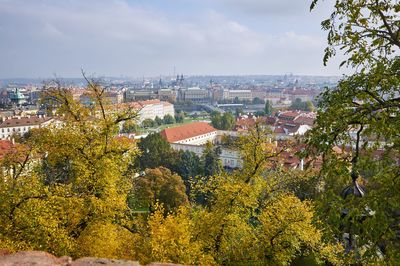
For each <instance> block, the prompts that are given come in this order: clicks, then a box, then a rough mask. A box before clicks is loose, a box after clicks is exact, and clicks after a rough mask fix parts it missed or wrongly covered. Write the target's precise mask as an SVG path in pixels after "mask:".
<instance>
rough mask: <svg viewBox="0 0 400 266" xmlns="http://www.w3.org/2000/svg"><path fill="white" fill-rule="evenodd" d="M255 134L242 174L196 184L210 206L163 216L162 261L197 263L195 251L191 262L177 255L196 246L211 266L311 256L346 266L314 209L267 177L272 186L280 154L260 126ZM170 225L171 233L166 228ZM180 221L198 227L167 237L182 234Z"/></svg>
mask: <svg viewBox="0 0 400 266" xmlns="http://www.w3.org/2000/svg"><path fill="white" fill-rule="evenodd" d="M249 133H250V134H249V135H247V136H243V137H242V138H241V140H240V145H241V146H240V148H239V150H240V151H242V152H243V154H242V155H243V158H244V162H243V169H242V170H237V171H234V172H232V173H229V174H228V173H221V174H218V175H214V176H210V177H208V178H205V179H200V180H198V182H197V183H196V184H195V185H196V186H195V189H198V190H197V191H198V192H199V193H200V194H202V195H207V204H206V205H205V206H204V205H195V207H194V208H191V209H190V210H191V211H190V212H189V211H188V210H187V209H184V211H181V212H178V213H177V214H171V215H169V216H168V217H167V218H163V217H162V215H160V214H159V216H158V219H157V220H158V222H157V224H159V226H156V227H154V229H155V230H157V229H160V230H157V233H156V234H155V235H153V237H156V238H155V239H157V243H154V245H155V246H154V247H157V250H160V252H157V253H156V254H160V255H161V254H163V256H165V257H164V258H159V260H162V261H168V262H171V261H172V262H175V263H188V262H187V261H188V260H187V259H188V258H189V257H191V258H192V259H193V255H192V256H189V254H192V253H191V251H188V254H187V255H188V256H187V257H174V254H181V253H180V252H179V250H183V249H185V247H187V245H188V243H191V245H190V246H191V247H192V248H196V247H199V248H200V250H201V251H202V257H203V258H209V256H211V258H212V260H211V262H212V261H213V262H215V263H216V264H217V265H242V264H251V265H253V264H254V265H258V264H263V265H264V264H265V265H287V264H290V263H291V262H292V261H293V260H294V258H296V257H298V256H301V255H302V254H308V253H311V254H313V256H314V257H315V258H316V260H318V261H319V262H321V261H324V260H326V261H329V262H330V263H333V264H337V265H338V264H340V262H341V261H340V260H338V258H337V256H336V255H337V254H336V253H335V252H340V247H338V246H336V245H332V244H329V243H327V242H324V241H323V239H322V231H321V230H319V229H318V228H317V227H316V226H315V225H314V218H315V212H314V206H313V204H312V203H311V202H310V201H304V202H303V201H301V200H299V199H298V198H297V197H295V196H293V195H292V194H291V193H290V192H289V191H287V190H285V189H281V188H280V184H279V183H273V184H272V183H270V182H267V180H266V176H265V175H266V174H267V175H268V180H269V176H270V175H272V174H273V173H271V172H270V171H269V170H268V169H269V168H270V166H271V162H270V161H269V160H270V159H272V158H274V157H275V156H276V155H277V153H279V151H276V150H275V147H274V146H273V145H272V144H270V143H269V140H268V137H269V136H268V135H267V134H266V133H267V132H266V131H264V130H263V129H262V128H261V127H259V126H256V129H255V130H252V131H251V132H249ZM276 180H278V178H276ZM195 194H196V193H195ZM178 219H179V220H178ZM167 220H168V225H169V226H170V227H169V228H170V229H169V230H167V229H164V227H163V226H162V225H163V224H165V223H167ZM173 221H174V222H173ZM179 221H182V222H184V224H190V225H193V227H185V228H186V230H187V231H186V230H185V231H180V233H176V234H171V233H168V234H167V232H171V231H172V232H176V230H177V229H176V228H175V227H176V226H177V224H179ZM155 232H156V231H155ZM189 236H194V238H190V237H189ZM182 239H186V241H185V242H182ZM194 239H196V240H195V241H193V240H194ZM192 241H193V242H192ZM170 243H174V245H171V244H170ZM172 248H174V249H172ZM196 254H198V253H196ZM195 257H196V256H195ZM207 263H210V261H208V262H207Z"/></svg>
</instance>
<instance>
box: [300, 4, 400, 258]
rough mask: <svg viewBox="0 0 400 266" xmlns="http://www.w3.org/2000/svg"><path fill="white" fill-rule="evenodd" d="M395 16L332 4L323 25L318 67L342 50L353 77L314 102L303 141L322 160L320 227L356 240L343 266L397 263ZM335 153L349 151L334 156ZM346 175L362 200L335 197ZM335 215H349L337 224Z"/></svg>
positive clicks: (390, 11)
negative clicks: (360, 187) (361, 190)
mask: <svg viewBox="0 0 400 266" xmlns="http://www.w3.org/2000/svg"><path fill="white" fill-rule="evenodd" d="M316 3H317V1H313V6H312V7H315V4H316ZM399 10H400V4H399V3H398V1H375V0H365V1H364V0H362V1H361V0H357V1H336V4H335V9H334V11H333V13H332V15H331V17H330V18H329V19H327V20H325V21H323V22H322V27H323V28H324V29H325V30H327V31H328V47H327V48H326V50H325V58H324V62H325V63H326V62H327V60H328V59H329V58H330V57H332V56H334V55H335V52H336V50H337V49H340V50H342V51H344V53H345V55H346V56H347V58H346V60H345V61H344V62H343V63H342V64H343V65H344V64H346V65H348V66H351V67H354V69H355V72H354V74H352V75H350V76H347V77H344V78H343V79H342V80H341V81H340V82H339V84H338V86H337V88H336V89H333V90H328V89H327V90H325V92H324V93H323V94H322V95H321V96H320V104H319V108H318V109H319V112H318V117H317V121H316V126H315V127H314V129H313V130H312V131H311V132H310V133H311V134H310V135H309V138H308V144H309V145H310V147H311V148H310V150H309V152H310V154H315V155H322V156H323V157H324V165H323V168H322V172H321V174H320V178H321V179H322V180H323V184H324V186H323V189H324V191H325V192H324V193H323V195H320V196H319V198H318V200H317V203H318V212H319V214H320V217H321V220H323V221H324V223H325V226H326V228H327V232H329V233H330V234H331V237H332V238H338V239H340V238H341V237H342V234H343V233H344V232H346V233H350V235H352V236H353V237H354V236H356V238H357V241H356V242H357V243H356V245H357V247H356V248H353V249H350V251H349V252H348V253H347V260H348V263H349V264H351V263H353V264H388V265H395V264H398V261H399V256H398V254H399V253H400V246H399V244H398V243H399V237H398V232H399V227H398V224H399V216H398V214H397V213H398V211H399V210H400V204H399V202H400V198H399V195H400V194H399V191H400V187H399V182H398V179H399V175H398V173H399V169H400V168H399V165H398V163H397V162H394V160H393V159H394V158H398V156H399V152H400V149H399V147H400V145H399V144H400V138H399V134H398V133H399V132H400V127H399V125H400V121H399V118H400V112H399V110H400V98H399V95H398V88H399V86H400V79H399V76H400V75H399V73H400V60H399V57H398V53H399V50H400V40H399V37H400V35H399V34H398V32H399V31H398V29H399ZM350 131H353V134H350ZM354 133H357V134H354ZM357 136H358V137H357ZM334 146H340V147H343V146H347V147H349V148H348V149H347V150H345V151H346V152H343V151H342V152H341V153H338V152H333V150H332V148H333V147H334ZM350 171H351V172H353V173H360V174H362V176H363V177H365V179H363V182H364V185H365V186H366V188H367V195H366V196H365V197H363V198H351V197H350V198H349V197H348V198H346V200H343V199H342V198H340V197H339V196H338V195H339V193H340V191H341V190H342V189H344V187H345V185H346V184H349V183H350V182H351V177H350ZM359 179H360V178H359ZM334 210H336V212H335V211H334ZM338 210H347V213H348V214H347V215H346V216H345V217H344V218H340V213H339V211H338ZM378 247H379V248H380V249H381V250H382V251H383V254H381V256H379V255H378V254H379V252H377V250H378Z"/></svg>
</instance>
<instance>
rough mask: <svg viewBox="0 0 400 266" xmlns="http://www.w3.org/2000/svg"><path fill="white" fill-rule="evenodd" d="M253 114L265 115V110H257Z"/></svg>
mask: <svg viewBox="0 0 400 266" xmlns="http://www.w3.org/2000/svg"><path fill="white" fill-rule="evenodd" d="M254 115H255V116H257V117H260V116H265V112H264V111H257V112H255V113H254Z"/></svg>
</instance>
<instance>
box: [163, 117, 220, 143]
mask: <svg viewBox="0 0 400 266" xmlns="http://www.w3.org/2000/svg"><path fill="white" fill-rule="evenodd" d="M215 131H217V130H216V129H215V128H213V127H212V126H211V125H210V124H208V123H206V122H195V123H190V124H186V125H183V126H179V127H173V128H166V129H164V130H163V131H161V132H160V135H161V136H162V137H163V138H165V139H166V140H167V141H168V142H170V143H173V142H177V141H181V140H184V139H189V138H193V137H196V136H200V135H204V134H207V133H211V132H215Z"/></svg>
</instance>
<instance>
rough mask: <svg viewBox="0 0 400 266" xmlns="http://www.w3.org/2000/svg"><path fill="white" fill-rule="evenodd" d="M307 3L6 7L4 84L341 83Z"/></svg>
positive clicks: (70, 2) (325, 7)
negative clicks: (152, 79)
mask: <svg viewBox="0 0 400 266" xmlns="http://www.w3.org/2000/svg"><path fill="white" fill-rule="evenodd" d="M310 1H311V0H0V78H11V77H30V78H44V77H52V76H54V74H56V75H57V76H60V77H79V76H80V69H81V68H84V69H85V70H86V71H87V72H88V73H92V74H97V75H104V76H115V77H119V76H128V77H141V76H158V75H169V74H173V71H174V66H175V68H176V72H179V73H184V74H187V75H191V74H196V75H203V74H213V75H220V74H233V75H237V74H284V73H287V72H292V73H294V74H305V75H340V74H341V73H342V72H343V70H340V69H338V63H337V62H338V61H339V60H334V61H332V62H331V63H330V64H329V66H328V67H324V66H323V64H322V56H323V49H324V47H325V44H326V33H325V32H323V31H321V27H320V21H321V20H323V19H324V18H326V17H327V16H328V15H329V13H330V11H331V9H332V0H325V1H324V2H323V3H322V4H321V5H320V6H319V7H318V8H317V10H316V11H314V12H312V13H310V12H309V4H310V3H309V2H310Z"/></svg>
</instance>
